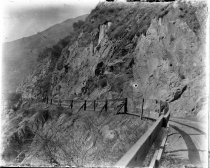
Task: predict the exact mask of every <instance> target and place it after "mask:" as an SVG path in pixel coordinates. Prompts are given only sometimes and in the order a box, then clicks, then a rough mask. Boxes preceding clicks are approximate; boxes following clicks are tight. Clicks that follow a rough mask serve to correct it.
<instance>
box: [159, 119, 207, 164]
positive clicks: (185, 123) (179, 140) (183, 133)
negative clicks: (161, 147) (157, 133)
mask: <svg viewBox="0 0 210 168" xmlns="http://www.w3.org/2000/svg"><path fill="white" fill-rule="evenodd" d="M169 124H170V128H169V134H168V140H167V145H166V148H165V153H164V155H163V159H162V164H161V166H160V167H168V166H170V164H173V166H170V167H176V166H178V167H184V166H186V165H188V166H189V165H191V166H197V167H207V161H208V160H207V159H208V150H207V149H208V148H207V140H208V137H207V132H206V129H205V128H206V125H205V123H201V122H196V121H191V120H185V119H178V118H171V119H170V122H169Z"/></svg>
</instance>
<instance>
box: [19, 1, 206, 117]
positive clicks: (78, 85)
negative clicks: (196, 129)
mask: <svg viewBox="0 0 210 168" xmlns="http://www.w3.org/2000/svg"><path fill="white" fill-rule="evenodd" d="M203 8H205V4H203V3H199V4H191V3H190V2H188V3H185V2H179V1H178V2H174V3H138V2H137V3H135V2H134V3H126V4H125V3H116V4H115V5H112V3H102V4H100V5H98V6H97V7H96V8H95V9H94V10H93V11H92V12H91V14H90V15H89V16H88V17H87V19H86V22H85V25H84V26H83V27H82V28H81V29H82V30H80V31H79V32H77V33H75V34H76V37H77V38H75V39H77V40H76V41H75V42H74V43H73V44H69V45H67V46H66V47H65V48H64V49H63V50H62V52H61V55H59V56H58V57H59V58H58V60H57V62H56V63H55V66H54V67H52V69H51V71H49V66H52V61H51V57H47V58H46V59H45V60H43V63H42V64H40V66H39V68H38V71H36V73H34V74H32V75H31V76H30V78H29V79H28V81H29V82H28V84H27V82H26V84H25V86H21V87H20V88H19V90H20V91H22V92H24V93H25V96H26V93H27V94H29V93H30V95H32V97H36V96H37V92H39V93H41V91H40V87H39V88H38V87H37V81H38V79H40V80H41V79H42V81H48V85H47V86H48V87H47V88H46V89H44V90H43V88H42V95H43V94H47V95H48V96H52V97H59V98H61V99H62V98H74V97H80V98H89V99H93V98H114V97H128V101H129V109H130V110H131V111H134V112H137V111H138V106H139V104H140V102H141V100H142V98H143V97H144V98H145V99H156V100H160V99H161V100H163V101H168V102H169V103H171V108H172V109H173V113H174V114H176V115H177V116H180V117H181V116H182V117H184V116H186V115H189V116H190V115H192V116H196V115H197V113H198V111H200V109H201V106H202V104H203V102H204V101H205V98H204V97H203V96H205V94H204V87H205V86H204V85H205V82H201V81H202V80H203V81H205V74H204V66H205V64H204V59H205V31H204V30H205V28H204V26H205V10H203ZM46 65H48V66H46ZM35 78H36V80H35ZM33 80H34V81H35V82H32V83H31V82H30V81H33ZM38 83H39V82H38ZM28 85H31V87H29V86H28ZM26 87H27V88H30V90H33V91H32V92H31V91H29V90H26V89H24V88H26ZM43 87H44V86H43ZM45 87H46V86H45ZM40 95H41V94H40ZM195 102H196V103H195ZM149 103H150V102H149V101H148V102H146V105H145V108H146V107H149Z"/></svg>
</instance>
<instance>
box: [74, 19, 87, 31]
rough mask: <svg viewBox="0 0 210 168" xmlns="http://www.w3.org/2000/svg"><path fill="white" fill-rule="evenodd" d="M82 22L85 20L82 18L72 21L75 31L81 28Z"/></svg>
mask: <svg viewBox="0 0 210 168" xmlns="http://www.w3.org/2000/svg"><path fill="white" fill-rule="evenodd" d="M84 23H85V22H84V21H82V20H78V21H77V22H75V23H73V29H74V31H75V32H76V31H78V30H80V29H81V28H82V26H84Z"/></svg>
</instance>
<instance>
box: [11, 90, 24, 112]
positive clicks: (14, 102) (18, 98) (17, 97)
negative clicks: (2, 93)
mask: <svg viewBox="0 0 210 168" xmlns="http://www.w3.org/2000/svg"><path fill="white" fill-rule="evenodd" d="M21 102H22V94H21V93H11V94H9V95H8V107H9V109H13V110H14V111H16V110H18V108H19V107H20V103H21Z"/></svg>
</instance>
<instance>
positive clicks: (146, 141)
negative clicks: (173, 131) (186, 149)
mask: <svg viewBox="0 0 210 168" xmlns="http://www.w3.org/2000/svg"><path fill="white" fill-rule="evenodd" d="M169 117H170V113H169V112H168V113H167V114H165V115H163V114H162V115H161V116H160V117H159V118H158V119H157V120H156V122H155V123H154V124H153V125H152V126H151V127H150V128H149V129H148V130H147V132H146V133H145V134H144V135H143V136H142V137H141V138H140V139H139V140H138V141H137V142H136V143H135V144H134V145H133V146H132V147H131V148H130V149H129V150H128V151H127V152H126V153H125V155H124V156H123V157H122V158H121V159H120V160H119V161H118V162H117V163H116V164H115V166H114V167H142V164H143V161H144V159H145V157H146V155H147V153H148V151H149V149H150V147H151V146H152V144H153V143H154V141H155V139H156V137H157V136H158V134H159V132H160V130H161V128H162V127H166V126H167V123H168V120H169Z"/></svg>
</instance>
